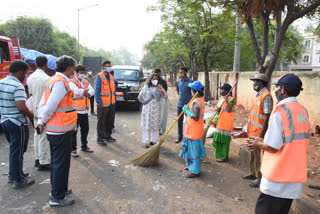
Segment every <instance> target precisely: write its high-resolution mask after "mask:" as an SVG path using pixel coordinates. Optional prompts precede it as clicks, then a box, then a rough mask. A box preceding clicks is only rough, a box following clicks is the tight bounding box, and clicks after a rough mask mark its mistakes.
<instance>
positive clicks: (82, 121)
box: [72, 114, 89, 150]
mask: <svg viewBox="0 0 320 214" xmlns="http://www.w3.org/2000/svg"><path fill="white" fill-rule="evenodd" d="M79 126H80V134H81V148H86V147H87V145H88V141H87V137H88V133H89V119H88V114H78V120H77V129H76V130H74V131H73V132H72V150H77V133H78V129H79Z"/></svg>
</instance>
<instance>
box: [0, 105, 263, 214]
mask: <svg viewBox="0 0 320 214" xmlns="http://www.w3.org/2000/svg"><path fill="white" fill-rule="evenodd" d="M170 103H171V104H170V110H169V119H168V124H171V123H172V122H173V120H174V119H175V117H176V110H175V101H174V100H171V101H170ZM89 120H90V135H89V137H88V140H89V147H91V148H92V149H93V150H94V153H92V154H85V153H83V152H81V151H79V154H80V157H79V158H76V159H75V158H72V161H71V171H70V177H69V184H70V187H71V188H72V191H73V194H72V196H73V197H74V199H75V204H74V205H72V206H68V207H60V208H50V207H49V205H48V194H49V191H50V180H49V176H50V174H49V172H39V171H37V170H36V169H35V168H34V167H33V163H34V158H33V136H32V134H31V136H30V139H29V147H28V151H27V152H26V154H25V161H24V163H25V164H24V170H25V172H29V173H30V174H31V176H32V177H33V178H35V180H36V184H34V185H32V186H31V187H28V188H24V189H21V190H14V189H12V188H11V186H9V185H8V184H7V172H8V154H9V145H8V143H7V141H6V140H5V137H4V135H3V134H1V135H0V163H5V165H4V166H0V173H1V176H0V188H1V190H0V213H1V214H2V213H9V214H10V213H15V214H17V213H32V214H34V213H79V214H87V213H88V214H89V213H110V214H115V213H117V214H118V213H119V214H126V213H137V214H143V213H154V214H157V213H159V214H162V213H165V214H167V213H168V214H171V213H175V214H178V213H181V214H183V213H188V214H189V213H199V214H200V213H203V214H205V213H208V214H209V213H224V214H225V213H237V214H242V213H243V214H247V213H253V212H254V206H255V202H256V199H257V197H258V195H259V191H258V189H252V188H250V187H248V184H249V183H248V181H244V180H242V179H241V176H242V175H244V174H246V172H245V170H243V169H241V168H239V163H238V161H239V158H238V154H236V152H235V151H233V150H231V151H230V161H229V162H226V163H219V164H218V163H216V162H215V161H214V160H213V157H212V156H213V154H212V152H213V149H212V146H211V145H210V141H211V140H210V139H209V140H207V143H206V150H207V153H208V157H207V158H205V159H203V163H202V174H201V177H200V178H195V179H188V178H185V174H186V173H187V172H186V171H185V170H184V168H185V163H184V160H183V159H182V158H179V156H178V150H179V146H177V145H175V143H174V140H175V138H176V133H177V130H176V129H177V128H176V127H175V128H174V129H173V130H172V132H171V133H170V134H169V136H168V137H167V139H166V142H165V143H164V144H163V146H162V148H161V153H160V161H159V165H157V166H155V167H150V168H143V167H137V166H133V165H131V164H130V163H129V161H128V159H129V158H130V157H132V156H133V155H135V154H138V153H140V152H142V151H143V150H144V148H143V145H142V143H141V129H140V112H139V111H136V110H134V109H133V108H132V109H131V108H130V107H126V106H123V107H121V108H120V109H118V110H117V113H116V132H115V133H114V135H113V137H114V138H116V139H117V142H115V143H109V144H108V146H107V147H102V146H99V145H97V144H96V122H97V119H96V117H93V116H90V118H89ZM30 133H32V130H31V131H30ZM78 137H79V136H78ZM78 145H79V141H78ZM110 161H111V163H112V162H113V163H115V164H113V165H114V166H112V165H111V164H110ZM117 161H118V162H119V165H118V164H117Z"/></svg>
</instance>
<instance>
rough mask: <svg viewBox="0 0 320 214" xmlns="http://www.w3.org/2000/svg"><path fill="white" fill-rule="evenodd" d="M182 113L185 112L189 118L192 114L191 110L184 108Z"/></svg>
mask: <svg viewBox="0 0 320 214" xmlns="http://www.w3.org/2000/svg"><path fill="white" fill-rule="evenodd" d="M184 113H185V114H186V115H187V116H188V117H190V118H191V117H192V116H193V115H194V112H193V111H191V110H190V109H186V110H185V111H184Z"/></svg>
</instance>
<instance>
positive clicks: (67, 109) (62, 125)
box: [44, 75, 77, 133]
mask: <svg viewBox="0 0 320 214" xmlns="http://www.w3.org/2000/svg"><path fill="white" fill-rule="evenodd" d="M58 81H62V82H63V83H64V86H65V87H66V89H67V93H66V94H65V96H64V98H63V99H62V100H61V102H60V103H59V105H58V106H57V109H56V111H55V112H54V114H53V115H52V117H51V118H50V119H49V120H48V122H47V124H46V127H45V129H46V131H49V132H57V133H64V132H69V131H72V130H74V129H75V128H76V127H77V112H76V109H75V106H74V104H73V92H72V90H71V89H70V88H69V85H68V82H67V80H66V79H65V78H64V77H62V76H59V75H57V76H53V77H51V78H50V79H49V80H48V81H47V83H46V87H45V89H44V99H45V104H47V102H48V99H49V97H50V94H51V91H52V87H53V85H54V84H55V83H57V82H58Z"/></svg>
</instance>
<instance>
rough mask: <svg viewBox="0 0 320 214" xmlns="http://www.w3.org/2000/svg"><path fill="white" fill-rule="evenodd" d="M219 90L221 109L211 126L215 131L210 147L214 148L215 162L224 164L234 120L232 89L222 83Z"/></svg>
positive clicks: (227, 154)
mask: <svg viewBox="0 0 320 214" xmlns="http://www.w3.org/2000/svg"><path fill="white" fill-rule="evenodd" d="M218 88H219V89H220V95H221V97H220V101H219V103H220V102H222V100H223V104H222V107H221V108H217V109H216V110H217V111H218V112H217V114H216V116H215V118H214V121H213V125H214V126H215V127H216V131H215V134H214V137H213V141H212V146H213V147H214V149H215V150H214V157H215V158H216V161H217V162H224V161H226V160H228V158H229V147H230V141H231V131H232V129H233V120H234V98H233V97H232V92H231V90H232V87H231V85H229V84H228V83H224V84H223V85H222V86H220V87H218Z"/></svg>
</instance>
